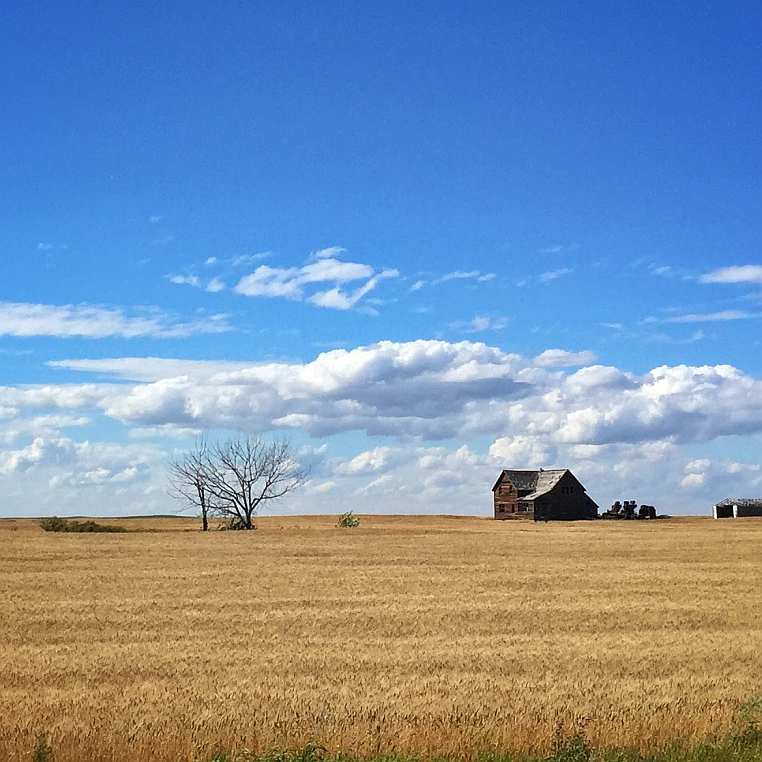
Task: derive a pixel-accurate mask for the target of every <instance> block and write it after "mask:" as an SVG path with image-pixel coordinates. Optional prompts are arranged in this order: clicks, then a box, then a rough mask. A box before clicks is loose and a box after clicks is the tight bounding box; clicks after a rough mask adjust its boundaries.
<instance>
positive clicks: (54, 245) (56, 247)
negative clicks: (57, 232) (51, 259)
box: [37, 241, 69, 251]
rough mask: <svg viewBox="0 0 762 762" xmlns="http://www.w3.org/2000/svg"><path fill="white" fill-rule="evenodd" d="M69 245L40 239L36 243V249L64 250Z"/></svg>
mask: <svg viewBox="0 0 762 762" xmlns="http://www.w3.org/2000/svg"><path fill="white" fill-rule="evenodd" d="M68 248H69V247H68V246H67V245H66V244H65V243H50V242H49V241H40V243H38V244H37V251H66V249H68Z"/></svg>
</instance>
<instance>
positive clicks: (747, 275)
mask: <svg viewBox="0 0 762 762" xmlns="http://www.w3.org/2000/svg"><path fill="white" fill-rule="evenodd" d="M699 280H700V281H701V282H702V283H762V265H733V266H732V267H721V268H719V269H718V270H712V271H711V272H708V273H705V274H704V275H702V276H701V277H700V278H699Z"/></svg>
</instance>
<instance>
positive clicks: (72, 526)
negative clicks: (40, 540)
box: [40, 516, 129, 532]
mask: <svg viewBox="0 0 762 762" xmlns="http://www.w3.org/2000/svg"><path fill="white" fill-rule="evenodd" d="M40 527H41V528H42V529H43V530H44V531H45V532H128V531H129V530H128V529H125V528H124V527H117V526H113V525H111V524H99V523H98V522H97V521H89V520H88V521H72V520H71V519H61V518H58V516H51V517H50V518H47V519H40Z"/></svg>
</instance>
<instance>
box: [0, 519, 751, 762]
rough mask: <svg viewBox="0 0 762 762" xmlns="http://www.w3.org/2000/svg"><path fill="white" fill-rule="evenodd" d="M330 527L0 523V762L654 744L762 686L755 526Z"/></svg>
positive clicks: (704, 522) (707, 729) (690, 733)
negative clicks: (119, 527) (322, 749)
mask: <svg viewBox="0 0 762 762" xmlns="http://www.w3.org/2000/svg"><path fill="white" fill-rule="evenodd" d="M334 522H335V518H332V517H316V518H283V519H278V518H269V519H262V520H260V522H259V527H260V528H259V529H258V530H257V531H256V532H255V533H242V532H210V533H208V534H206V535H203V534H201V533H200V532H197V531H187V530H194V529H195V523H193V522H191V521H187V520H166V519H164V520H160V519H155V520H129V521H124V522H122V523H124V524H125V525H126V526H129V527H130V528H133V529H138V528H140V529H152V530H162V531H153V532H142V533H137V532H136V533H134V534H121V535H120V534H115V535H97V534H92V535H65V534H45V533H43V532H41V531H40V530H39V529H38V528H37V526H36V524H35V523H34V522H29V521H12V520H7V521H2V522H0V548H1V549H2V552H0V604H1V605H2V618H1V619H0V643H1V644H2V646H0V759H3V760H5V759H9V760H20V759H29V758H30V756H29V749H30V748H31V747H32V745H33V743H34V737H35V735H36V733H37V732H38V731H40V730H45V731H47V732H48V733H49V735H50V737H51V739H52V740H53V746H54V748H55V750H56V757H55V759H56V762H79V761H80V760H127V759H130V760H152V761H153V760H157V761H160V762H164V761H169V760H171V761H172V762H177V760H179V759H189V758H191V757H192V756H193V755H194V754H195V753H200V752H202V751H207V750H209V749H211V748H212V747H217V748H220V747H225V748H228V749H230V748H235V747H242V746H247V747H250V748H256V749H270V748H273V747H283V746H289V747H292V746H295V745H298V744H300V743H302V742H305V741H307V740H310V739H313V740H318V741H321V742H322V743H324V744H325V745H326V746H327V747H328V748H329V749H331V750H337V749H343V750H347V751H353V752H356V753H360V754H370V753H375V752H377V751H379V750H381V751H391V750H401V751H406V752H419V753H424V754H427V753H428V754H431V753H437V752H455V753H463V754H464V755H468V754H470V753H472V752H477V751H485V750H490V749H502V750H517V749H518V750H542V749H544V748H546V747H547V745H548V744H549V743H550V741H551V738H552V737H553V734H554V732H555V731H556V729H557V728H558V727H559V726H563V728H564V729H565V730H566V731H567V732H571V731H572V730H573V729H574V728H580V729H582V730H583V732H584V733H585V735H586V736H587V737H588V738H589V739H590V740H591V741H592V742H593V743H595V744H598V745H605V746H616V745H636V746H640V747H641V748H643V747H650V746H658V745H660V744H663V743H664V742H667V741H669V740H672V739H675V738H680V739H687V740H690V739H697V738H704V737H707V736H710V735H712V734H715V733H723V732H725V731H727V730H728V729H730V728H731V726H732V725H733V723H734V721H735V719H736V717H737V712H738V707H739V705H740V704H741V703H742V702H743V701H744V700H746V699H748V698H749V697H750V696H752V695H754V694H758V693H759V692H760V690H761V688H762V686H761V685H760V682H761V679H760V678H761V677H762V616H761V615H760V602H761V598H762V565H760V548H761V547H762V521H759V520H757V521H755V520H753V519H750V520H738V521H726V522H715V521H712V520H710V519H682V520H673V521H660V522H656V523H645V522H644V523H640V522H638V523H635V522H633V523H627V524H623V523H607V522H596V523H578V524H548V525H534V524H529V523H514V522H510V523H509V522H504V523H498V522H494V521H490V520H485V519H471V518H458V519H456V518H434V517H432V518H423V517H409V518H403V517H366V518H364V519H363V523H362V526H361V527H360V528H357V529H338V528H336V527H335V526H334ZM111 523H116V522H113V521H112V522H111ZM184 530H185V531H184Z"/></svg>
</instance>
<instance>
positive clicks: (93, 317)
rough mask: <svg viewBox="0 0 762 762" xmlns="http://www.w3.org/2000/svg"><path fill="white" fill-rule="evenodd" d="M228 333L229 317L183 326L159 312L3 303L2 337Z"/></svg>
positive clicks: (0, 314) (0, 306)
mask: <svg viewBox="0 0 762 762" xmlns="http://www.w3.org/2000/svg"><path fill="white" fill-rule="evenodd" d="M229 330H231V327H230V325H229V324H228V319H227V316H226V315H210V316H207V317H205V318H204V319H203V320H193V321H187V322H184V321H181V320H178V319H177V318H176V317H174V316H172V315H168V314H166V313H164V312H161V311H160V310H157V309H150V310H142V311H140V312H139V313H138V314H128V313H126V312H125V310H123V309H121V308H117V307H106V306H102V305H91V304H63V305H54V304H29V303H25V302H0V336H21V337H31V336H57V337H62V338H69V337H74V336H79V337H83V338H91V339H102V338H106V337H108V336H119V337H122V338H136V337H141V336H146V337H154V338H181V337H185V336H191V335H194V334H210V333H223V332H225V331H229Z"/></svg>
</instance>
